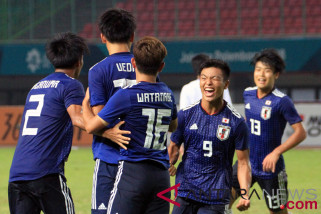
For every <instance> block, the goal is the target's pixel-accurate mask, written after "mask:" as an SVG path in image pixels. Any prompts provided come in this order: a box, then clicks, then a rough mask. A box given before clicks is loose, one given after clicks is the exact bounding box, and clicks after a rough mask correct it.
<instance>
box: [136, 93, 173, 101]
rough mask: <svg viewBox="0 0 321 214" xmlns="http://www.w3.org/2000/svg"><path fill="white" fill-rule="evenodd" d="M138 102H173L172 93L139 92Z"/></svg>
mask: <svg viewBox="0 0 321 214" xmlns="http://www.w3.org/2000/svg"><path fill="white" fill-rule="evenodd" d="M137 102H139V103H143V102H145V103H146V102H173V101H172V97H171V93H139V94H137Z"/></svg>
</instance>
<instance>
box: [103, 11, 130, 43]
mask: <svg viewBox="0 0 321 214" xmlns="http://www.w3.org/2000/svg"><path fill="white" fill-rule="evenodd" d="M98 28H99V30H100V32H101V33H102V34H103V35H104V36H105V37H106V39H107V40H108V41H109V42H111V43H127V42H128V41H129V40H130V38H131V36H132V35H134V32H135V30H136V21H135V18H134V16H133V15H132V14H131V13H130V12H128V11H126V10H123V9H108V10H107V11H105V12H104V13H103V14H102V15H101V16H100V18H99V22H98Z"/></svg>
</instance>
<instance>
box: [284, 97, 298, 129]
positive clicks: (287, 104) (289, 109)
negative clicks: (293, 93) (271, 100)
mask: <svg viewBox="0 0 321 214" xmlns="http://www.w3.org/2000/svg"><path fill="white" fill-rule="evenodd" d="M280 112H281V114H282V115H283V117H284V118H285V120H286V121H288V122H289V123H290V125H293V124H295V123H299V122H301V121H302V119H301V117H300V115H299V114H298V112H297V110H296V109H295V107H294V104H293V102H292V100H291V99H290V98H289V97H288V96H285V97H283V98H282V100H281V102H280Z"/></svg>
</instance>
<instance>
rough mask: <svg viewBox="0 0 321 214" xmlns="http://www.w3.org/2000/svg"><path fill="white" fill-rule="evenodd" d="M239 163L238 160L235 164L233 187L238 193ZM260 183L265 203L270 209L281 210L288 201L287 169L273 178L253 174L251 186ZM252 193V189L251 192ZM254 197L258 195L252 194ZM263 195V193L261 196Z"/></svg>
mask: <svg viewBox="0 0 321 214" xmlns="http://www.w3.org/2000/svg"><path fill="white" fill-rule="evenodd" d="M237 165H238V162H237V161H236V162H235V164H234V165H233V184H232V186H233V188H234V189H235V190H236V192H237V193H238V194H240V192H239V191H238V190H240V184H239V182H238V179H237ZM256 182H257V183H258V184H259V186H260V187H261V189H262V191H263V195H264V198H265V203H266V205H267V207H268V208H269V210H271V211H273V212H278V211H281V210H282V209H281V208H280V206H281V205H284V206H285V204H286V203H287V201H288V177H287V174H286V172H285V169H284V170H282V171H281V172H279V174H278V176H276V177H274V178H272V179H262V178H258V177H256V176H255V175H252V184H251V187H252V186H253V185H254V184H255V183H256ZM249 195H251V190H250V194H249ZM233 197H235V196H233ZM252 197H257V196H256V194H255V193H253V194H252ZM259 197H261V195H260V196H259Z"/></svg>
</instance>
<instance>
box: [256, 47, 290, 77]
mask: <svg viewBox="0 0 321 214" xmlns="http://www.w3.org/2000/svg"><path fill="white" fill-rule="evenodd" d="M257 62H262V63H264V64H267V65H269V66H271V67H272V68H273V72H274V73H282V72H283V71H284V70H285V62H284V60H283V59H282V58H281V56H280V55H279V54H278V52H277V51H276V50H275V49H273V48H267V49H263V50H262V51H260V52H258V53H256V54H255V55H254V57H253V58H252V61H251V65H253V66H255V65H256V63H257Z"/></svg>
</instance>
